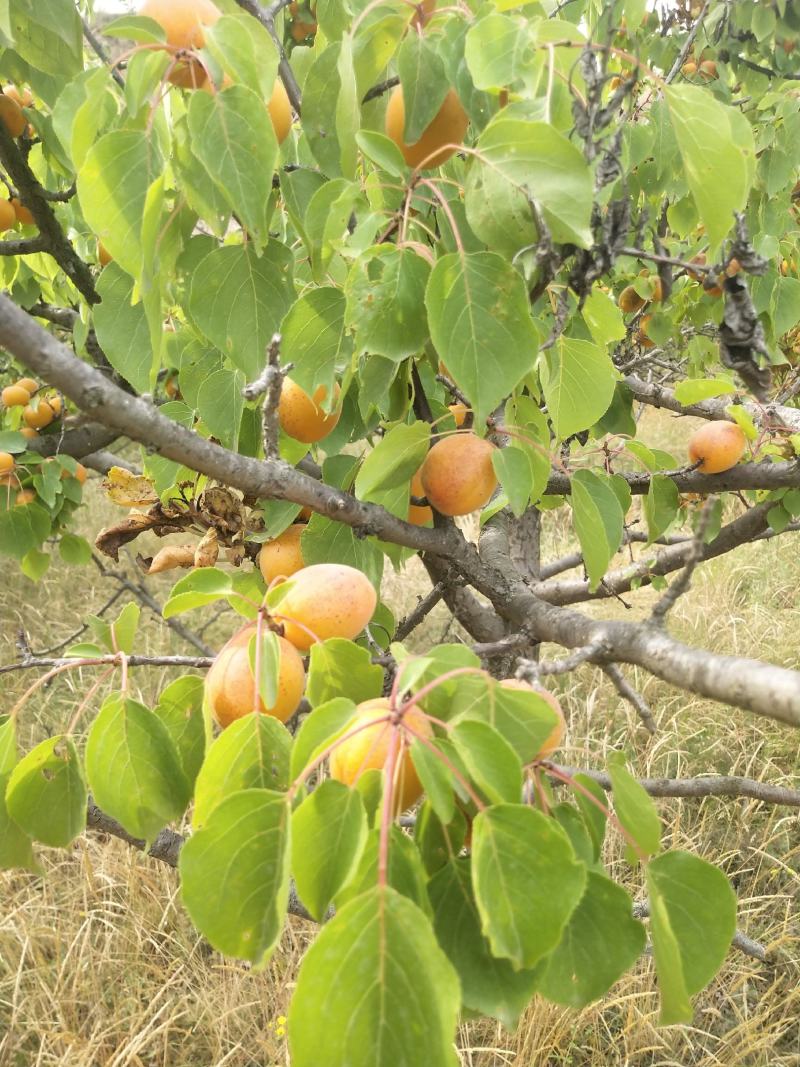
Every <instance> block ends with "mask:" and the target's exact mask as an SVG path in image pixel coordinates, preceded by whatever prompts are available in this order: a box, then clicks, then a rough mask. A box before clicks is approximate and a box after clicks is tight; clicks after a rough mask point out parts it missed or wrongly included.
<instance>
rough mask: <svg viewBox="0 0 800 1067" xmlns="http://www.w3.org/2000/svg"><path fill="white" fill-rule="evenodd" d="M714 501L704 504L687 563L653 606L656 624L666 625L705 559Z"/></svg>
mask: <svg viewBox="0 0 800 1067" xmlns="http://www.w3.org/2000/svg"><path fill="white" fill-rule="evenodd" d="M714 502H715V501H714V497H709V499H708V500H706V502H705V504H703V510H702V511H701V512H700V516H699V518H698V520H697V528H696V529H695V533H694V537H693V538H692V540H691V542H690V543H689V545H688V551H687V556H686V563H685V564H684V567H683V570H682V571H681V573H680V574H679V575H678V577H677V578H676V579H675V581H674V582H672V583H671V584H670V586H669V588H668V589H667V591H666V592H665V593H664V595H663V596H662V597H661V598H660V599H659V600H658V603H657V604H656V606H655V607H654V608H653V611H652V613H651V615H650V622H651V623H652V624H653V625H655V626H664V625H665V624H666V621H667V615H668V614H669V612H670V611H671V610H672V608H673V607H674V606H675V604H676V603H677V602H678V600H679V599H680V597H682V596H683V594H684V593H688V592H689V587H690V586H691V584H692V575H693V574H694V571H695V567H697V564H698V563H700V562H701V561H702V559H703V548H704V537H705V532H706V530H707V529H708V524H709V522H710V521H711V512H712V510H713V508H714Z"/></svg>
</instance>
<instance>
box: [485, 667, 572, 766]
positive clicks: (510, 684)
mask: <svg viewBox="0 0 800 1067" xmlns="http://www.w3.org/2000/svg"><path fill="white" fill-rule="evenodd" d="M500 685H501V687H502V688H503V689H523V690H527V691H528V692H533V693H536V695H537V696H540V697H541V698H542V700H544V701H546V703H548V704H549V705H550V707H551V708H552V709H553V711H554V712H555V713H556V715H557V716H558V722H557V723H556V724H555V726H554V727H553V729H552V730H551V732H550V733H549V734H548V735H547V738H546V739H545V741H544V742H543V744H542V747H541V748H540V749H539V751H538V752H537V754H536V758H537V759H547V758H548V757H549V756H552V754H553V753H554V752H555V750H556V749H557V748H558V746H559V745H560V744H561V742H562V741H563V740H564V734H565V733H566V731H567V722H566V719H565V718H564V712H563V711H562V710H561V704H560V703H559V702H558V700H557V698H556V697H555V696H554V695H553V693H551V692H550V690H549V689H545V688H544V687H543V686H539V685H530V683H528V682H523V681H522V679H521V678H504V679H503V681H502V682H501V683H500Z"/></svg>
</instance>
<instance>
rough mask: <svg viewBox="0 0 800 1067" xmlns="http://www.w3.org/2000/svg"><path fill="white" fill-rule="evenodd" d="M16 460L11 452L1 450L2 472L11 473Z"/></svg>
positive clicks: (0, 467) (0, 463) (0, 464)
mask: <svg viewBox="0 0 800 1067" xmlns="http://www.w3.org/2000/svg"><path fill="white" fill-rule="evenodd" d="M15 462H16V461H15V460H14V457H13V456H12V455H11V453H10V452H0V474H10V473H11V472H12V471H13V469H14V465H15Z"/></svg>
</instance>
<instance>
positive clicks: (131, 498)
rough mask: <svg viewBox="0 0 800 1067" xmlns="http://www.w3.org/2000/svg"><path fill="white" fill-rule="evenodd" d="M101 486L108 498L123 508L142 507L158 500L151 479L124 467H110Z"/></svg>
mask: <svg viewBox="0 0 800 1067" xmlns="http://www.w3.org/2000/svg"><path fill="white" fill-rule="evenodd" d="M103 488H104V489H105V491H106V493H107V495H108V498H109V500H111V501H112V502H113V503H114V504H119V505H120V506H121V507H124V508H133V507H142V506H143V505H145V504H155V503H156V502H157V501H158V494H157V493H156V491H155V489H154V487H153V483H152V481H151V480H150V479H149V478H145V477H144V476H143V475H141V474H133V473H132V472H131V471H129V470H125V468H124V467H112V468H111V470H110V471H109V472H108V476H107V477H106V479H105V481H104V482H103Z"/></svg>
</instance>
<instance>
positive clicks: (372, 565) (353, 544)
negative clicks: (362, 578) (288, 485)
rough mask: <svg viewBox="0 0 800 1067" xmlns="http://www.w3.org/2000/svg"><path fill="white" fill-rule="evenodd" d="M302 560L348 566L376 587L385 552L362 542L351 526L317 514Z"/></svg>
mask: <svg viewBox="0 0 800 1067" xmlns="http://www.w3.org/2000/svg"><path fill="white" fill-rule="evenodd" d="M303 559H304V560H305V562H306V566H311V564H312V563H345V564H347V565H348V566H350V567H355V568H356V570H359V571H363V572H364V573H365V574H366V576H367V577H368V578H369V580H370V581H371V582H372V584H373V585H375V586H379V585H380V580H381V575H382V574H383V561H384V556H383V552H381V550H380V549H379V548H378V546H377V545H376V544H375V543H374V542H372V541H367V540H365V539H364V538H359V537H357V536H356V534H354V533H353V531H352V529H351V528H350V527H349V526H345V525H344V524H343V523H341V522H336V521H335V520H334V519H326V518H325V516H324V515H317V514H314V515H312V516H311V521H310V522H309V523H308V527H307V529H306V532H305V533H304V534H303Z"/></svg>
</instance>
